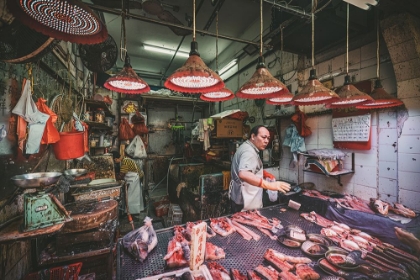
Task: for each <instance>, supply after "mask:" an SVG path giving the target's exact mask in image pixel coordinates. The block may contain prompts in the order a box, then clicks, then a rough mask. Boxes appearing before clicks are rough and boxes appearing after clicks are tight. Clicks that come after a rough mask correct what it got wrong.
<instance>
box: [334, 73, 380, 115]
mask: <svg viewBox="0 0 420 280" xmlns="http://www.w3.org/2000/svg"><path fill="white" fill-rule="evenodd" d="M337 94H338V96H339V97H340V98H339V99H338V100H336V101H334V102H332V103H330V104H328V105H327V107H328V108H349V107H355V106H356V105H361V104H363V103H365V102H368V101H372V100H373V98H372V97H370V96H369V95H368V94H366V93H364V92H361V91H360V90H358V89H357V88H356V87H355V86H354V85H352V84H351V83H350V76H349V75H346V77H345V78H344V85H343V86H342V87H341V89H340V90H339V91H338V93H337Z"/></svg>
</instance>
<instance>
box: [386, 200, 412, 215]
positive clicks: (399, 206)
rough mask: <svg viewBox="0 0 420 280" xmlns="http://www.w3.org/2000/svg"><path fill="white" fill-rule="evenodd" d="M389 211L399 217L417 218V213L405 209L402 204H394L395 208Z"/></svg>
mask: <svg viewBox="0 0 420 280" xmlns="http://www.w3.org/2000/svg"><path fill="white" fill-rule="evenodd" d="M389 210H391V211H393V212H394V213H396V214H398V215H402V216H404V217H407V218H415V217H416V213H415V212H414V211H413V210H411V209H410V208H408V207H405V206H404V205H402V204H401V203H394V207H390V208H389Z"/></svg>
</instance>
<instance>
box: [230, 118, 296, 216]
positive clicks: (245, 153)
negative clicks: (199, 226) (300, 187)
mask: <svg viewBox="0 0 420 280" xmlns="http://www.w3.org/2000/svg"><path fill="white" fill-rule="evenodd" d="M250 134H251V135H250V137H249V139H248V140H247V141H246V142H245V143H243V144H242V145H241V146H240V147H239V148H238V150H237V151H236V153H235V155H234V156H233V159H232V166H231V176H232V181H231V182H230V187H229V197H230V200H231V211H232V212H238V211H241V210H253V209H258V208H261V207H262V206H263V203H262V196H263V189H267V190H273V191H281V192H283V193H286V192H287V191H289V190H290V184H288V183H285V182H280V181H276V182H268V181H266V180H264V179H263V163H262V161H261V159H260V156H259V151H262V150H264V149H265V148H266V147H267V145H268V143H269V141H270V132H269V131H268V129H267V128H265V127H264V126H262V125H258V126H255V127H253V128H252V129H251V132H250Z"/></svg>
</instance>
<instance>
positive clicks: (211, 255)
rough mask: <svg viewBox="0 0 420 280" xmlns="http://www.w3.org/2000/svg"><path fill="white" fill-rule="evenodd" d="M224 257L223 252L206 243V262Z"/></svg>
mask: <svg viewBox="0 0 420 280" xmlns="http://www.w3.org/2000/svg"><path fill="white" fill-rule="evenodd" d="M225 257H226V254H225V251H224V250H223V249H222V248H220V247H217V246H216V245H214V244H213V243H210V242H206V253H205V258H206V260H219V259H224V258H225Z"/></svg>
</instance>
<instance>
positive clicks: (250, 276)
mask: <svg viewBox="0 0 420 280" xmlns="http://www.w3.org/2000/svg"><path fill="white" fill-rule="evenodd" d="M246 274H247V275H248V279H249V280H262V278H261V277H260V276H258V275H257V273H255V271H253V270H248V271H247V272H246Z"/></svg>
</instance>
